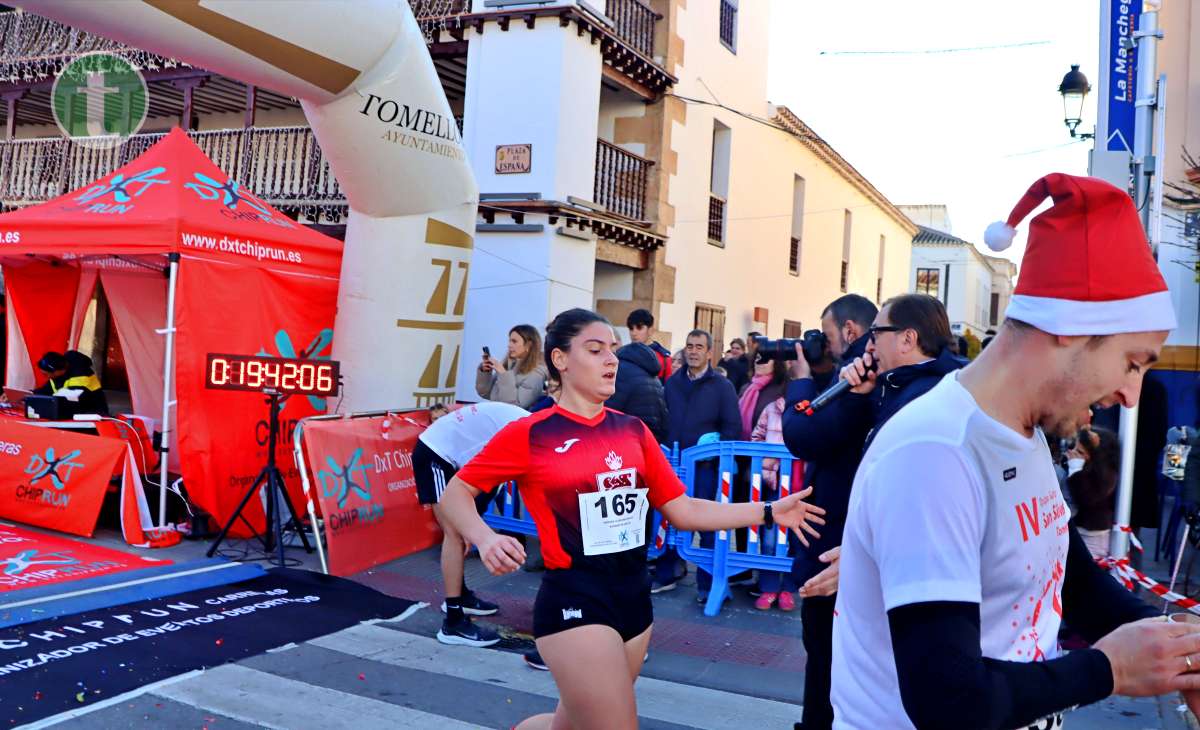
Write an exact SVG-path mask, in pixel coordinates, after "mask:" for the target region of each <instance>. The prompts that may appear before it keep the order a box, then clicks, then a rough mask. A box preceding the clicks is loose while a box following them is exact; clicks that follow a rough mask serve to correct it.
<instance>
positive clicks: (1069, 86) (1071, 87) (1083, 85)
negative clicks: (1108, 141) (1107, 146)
mask: <svg viewBox="0 0 1200 730" xmlns="http://www.w3.org/2000/svg"><path fill="white" fill-rule="evenodd" d="M1091 90H1092V85H1091V84H1089V83H1088V80H1087V76H1084V75H1083V72H1081V71H1080V70H1079V64H1071V70H1070V71H1068V72H1067V75H1066V76H1063V80H1062V83H1061V84H1059V85H1058V93H1060V94H1062V98H1063V122H1065V123H1066V125H1067V129H1068V130H1070V132H1071V137H1072V138H1076V139H1094V138H1095V136H1096V133H1095V132H1092V133H1090V134H1089V133H1087V132H1076V131H1075V130H1076V128H1077V127H1078V126H1079V124H1080V122H1082V121H1083V100H1084V99H1086V98H1087V95H1088V92H1089V91H1091Z"/></svg>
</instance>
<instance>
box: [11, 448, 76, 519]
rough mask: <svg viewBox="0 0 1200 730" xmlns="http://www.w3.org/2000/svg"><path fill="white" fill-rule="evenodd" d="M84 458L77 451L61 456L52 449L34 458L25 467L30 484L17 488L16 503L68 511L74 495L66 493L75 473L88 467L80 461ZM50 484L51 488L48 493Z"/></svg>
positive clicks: (35, 455) (47, 449)
mask: <svg viewBox="0 0 1200 730" xmlns="http://www.w3.org/2000/svg"><path fill="white" fill-rule="evenodd" d="M81 455H82V452H81V451H80V450H79V449H75V450H74V451H71V452H69V453H66V454H62V455H61V456H60V455H58V454H57V453H56V452H55V451H54V447H53V446H49V447H47V448H46V451H45V453H43V454H34V455H33V456H31V457H30V459H29V465H28V466H26V467H25V473H26V474H29V475H30V479H29V483H28V484H21V485H18V486H17V499H22V500H25V501H28V502H38V503H40V504H48V505H51V506H54V507H66V506H67V505H68V504H70V502H71V495H70V494H68V493H67V492H65V491H64V490H65V489H66V488H67V484H69V483H70V481H71V475H72V474H73V473H74V472H75V470H76V469H82V468H84V466H85V465H84V464H82V463H80V462H79V461H78V459H79V457H80V456H81ZM47 484H49V486H50V487H52V488H51V489H47V488H46V485H47Z"/></svg>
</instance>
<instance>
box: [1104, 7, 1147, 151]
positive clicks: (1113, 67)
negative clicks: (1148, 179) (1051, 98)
mask: <svg viewBox="0 0 1200 730" xmlns="http://www.w3.org/2000/svg"><path fill="white" fill-rule="evenodd" d="M1110 2H1111V3H1112V5H1111V16H1110V19H1109V28H1108V39H1109V40H1108V43H1109V54H1108V68H1107V69H1105V70H1104V73H1106V74H1108V99H1107V101H1106V103H1107V104H1108V140H1107V144H1106V145H1105V148H1106V149H1108V150H1109V151H1114V152H1133V122H1134V114H1133V111H1134V109H1133V103H1134V101H1135V100H1136V99H1137V89H1136V85H1135V83H1134V80H1135V79H1136V77H1137V76H1136V74H1137V72H1136V66H1137V51H1136V50H1135V49H1133V48H1129V47H1128V46H1127V41H1128V40H1129V39H1131V38H1133V31H1134V30H1135V29H1136V28H1137V25H1138V18H1139V17H1140V16H1141V14H1142V0H1110Z"/></svg>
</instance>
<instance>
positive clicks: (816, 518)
mask: <svg viewBox="0 0 1200 730" xmlns="http://www.w3.org/2000/svg"><path fill="white" fill-rule="evenodd" d="M810 494H812V487H809V488H808V489H805V490H804V491H802V492H796V493H795V494H792V495H790V496H788V497H784V498H783V499H780V500H777V501H775V502H774V503H772V508H771V509H772V512H773V516H774V519H775V522H776V523H777V524H779V525H782V526H784V527H787V528H790V529H791V530H792V531H793V532H795V533H796V536H797V537H799V538H800V542H801V543H803V544H804V545H805V546H806V547H807V546H808V539H807V538H806V537H805V536H804V533H806V532H807V533H808V534H809V535H811V536H812V537H820V536H821V535H820V533H818V532H817V531H816V530H815V529H814V528H813V525H823V524H825V520H824V519H822V518H821V515H823V514H825V510H823V509H821V508H820V507H817V506H815V505H811V504H808V503H807V502H805V501H804V498H805V497H807V496H808V495H810ZM765 510H766V504H765V503H764V502H738V503H735V504H721V503H720V502H713V501H711V500H708V499H694V498H692V497H689V496H687V495H686V494H684V495H681V496H679V497H676V498H675V499H672V500H671V501H670V502H667V503H666V504H664V505H663V506H662V513H663V515H664V516H665V517H666V518H667V520H669V521H670V522H671V524H673V525H675V528H676V529H679V530H691V531H695V532H711V531H713V530H729V529H735V528H738V527H751V526H753V525H761V524H763V521H764V512H765Z"/></svg>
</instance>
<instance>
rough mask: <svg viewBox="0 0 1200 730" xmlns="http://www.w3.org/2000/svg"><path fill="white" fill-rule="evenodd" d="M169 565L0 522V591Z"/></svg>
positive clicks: (166, 562) (161, 561) (165, 562)
mask: <svg viewBox="0 0 1200 730" xmlns="http://www.w3.org/2000/svg"><path fill="white" fill-rule="evenodd" d="M170 564H171V561H170V560H153V561H152V560H149V559H147V558H141V557H138V556H137V555H130V554H129V553H123V552H120V551H119V550H111V549H109V548H106V547H99V546H97V545H88V544H86V543H82V542H78V541H76V540H69V539H67V538H65V537H56V536H54V535H46V534H44V533H40V532H32V531H30V530H23V529H21V528H19V527H13V526H12V525H0V592H4V591H16V590H20V589H22V588H32V587H34V586H44V585H49V584H51V583H65V582H66V581H71V580H79V579H81V578H95V577H96V576H98V575H108V574H109V573H120V572H123V571H126V570H137V569H139V568H148V567H151V566H155V565H170Z"/></svg>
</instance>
